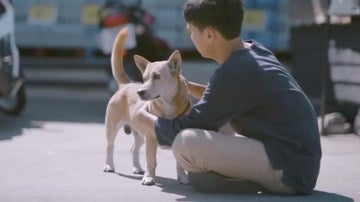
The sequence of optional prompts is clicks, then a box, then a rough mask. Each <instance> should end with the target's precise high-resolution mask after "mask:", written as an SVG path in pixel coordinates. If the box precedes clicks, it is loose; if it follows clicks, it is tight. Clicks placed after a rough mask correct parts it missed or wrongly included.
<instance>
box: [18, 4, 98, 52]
mask: <svg viewBox="0 0 360 202" xmlns="http://www.w3.org/2000/svg"><path fill="white" fill-rule="evenodd" d="M13 3H14V7H15V12H16V38H17V40H18V45H19V47H35V48H36V47H44V48H83V49H92V48H96V41H95V35H96V34H97V33H98V32H99V29H98V24H97V22H98V21H97V9H99V8H100V6H101V5H102V4H103V3H104V1H103V0H76V1H73V0H27V1H23V0H13Z"/></svg>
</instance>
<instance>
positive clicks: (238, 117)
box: [139, 0, 321, 194]
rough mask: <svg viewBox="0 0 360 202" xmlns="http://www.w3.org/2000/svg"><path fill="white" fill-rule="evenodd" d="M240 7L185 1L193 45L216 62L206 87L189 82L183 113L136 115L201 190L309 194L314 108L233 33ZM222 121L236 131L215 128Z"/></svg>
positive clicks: (314, 162)
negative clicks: (188, 103)
mask: <svg viewBox="0 0 360 202" xmlns="http://www.w3.org/2000/svg"><path fill="white" fill-rule="evenodd" d="M243 12H244V11H243V5H242V1H241V0H188V1H187V2H186V4H185V6H184V15H185V19H186V21H187V26H188V29H189V31H190V33H191V39H192V41H193V43H194V45H195V47H196V49H197V50H198V51H199V52H200V53H201V55H202V56H203V57H205V58H211V59H214V60H215V61H216V62H217V63H219V64H220V67H219V68H218V69H217V70H216V71H215V72H214V74H213V75H212V77H211V78H210V80H209V82H208V84H207V86H206V87H203V86H201V85H197V84H194V83H191V82H189V85H188V88H189V91H190V93H191V94H192V95H194V96H196V97H199V98H200V101H199V102H198V103H197V104H195V105H194V106H193V107H192V109H191V111H190V112H189V114H187V115H183V116H181V117H179V118H176V119H172V120H167V119H163V118H158V117H155V116H154V115H151V114H149V113H140V114H139V117H141V119H142V120H146V121H145V122H144V121H143V122H144V124H145V125H146V126H145V127H151V129H152V130H153V131H154V132H155V134H156V139H157V141H158V143H159V144H160V145H167V146H172V148H173V152H174V155H175V158H176V159H177V161H178V162H179V163H180V164H181V165H182V166H183V167H184V168H185V169H186V170H187V171H189V175H188V177H189V180H190V184H191V185H192V186H194V188H196V189H198V190H200V191H205V192H249V191H259V190H261V189H262V188H264V189H265V190H266V191H269V192H273V193H281V194H293V193H303V194H309V193H311V191H312V190H313V188H314V187H315V184H316V180H317V177H318V173H319V167H320V159H321V146H320V137H319V133H318V128H317V121H316V113H315V111H314V109H313V107H312V105H311V103H310V101H309V100H308V98H307V97H306V96H305V94H304V92H303V91H302V90H301V88H300V87H299V85H298V84H297V82H296V81H295V80H294V79H293V78H292V77H291V76H290V74H289V73H288V72H287V71H286V70H285V69H284V68H283V66H282V65H281V64H280V63H279V61H278V60H277V59H276V58H275V56H274V55H273V54H272V52H271V51H269V50H267V49H266V48H264V47H263V46H262V45H260V44H259V43H257V42H256V41H254V40H249V41H242V40H241V39H240V38H239V35H240V31H241V26H242V19H243ZM226 123H230V125H231V126H232V128H233V129H234V130H235V132H236V133H237V134H240V135H235V136H233V135H225V134H222V133H220V132H218V130H219V128H220V127H221V126H223V125H224V124H226Z"/></svg>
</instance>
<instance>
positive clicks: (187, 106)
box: [178, 101, 191, 117]
mask: <svg viewBox="0 0 360 202" xmlns="http://www.w3.org/2000/svg"><path fill="white" fill-rule="evenodd" d="M190 108H191V101H188V103H187V105H186V107H185V109H184V110H183V111H182V112H181V113H180V114H179V115H178V117H180V116H181V115H183V114H186V113H187V112H188V111H189V110H190Z"/></svg>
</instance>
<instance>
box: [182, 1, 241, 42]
mask: <svg viewBox="0 0 360 202" xmlns="http://www.w3.org/2000/svg"><path fill="white" fill-rule="evenodd" d="M184 16H185V20H186V22H188V23H191V24H193V25H195V26H196V27H197V28H199V29H200V30H201V31H202V30H203V29H204V28H206V27H208V26H210V27H213V28H215V29H216V30H217V31H218V32H219V33H220V34H221V35H222V36H223V37H224V38H225V39H228V40H230V39H234V38H236V37H239V36H240V32H241V26H242V21H243V16H244V8H243V2H242V0H187V1H186V3H185V5H184Z"/></svg>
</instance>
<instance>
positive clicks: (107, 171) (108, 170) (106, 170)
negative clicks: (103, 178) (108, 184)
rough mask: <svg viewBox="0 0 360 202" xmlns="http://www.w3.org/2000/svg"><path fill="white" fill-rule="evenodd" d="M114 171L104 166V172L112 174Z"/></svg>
mask: <svg viewBox="0 0 360 202" xmlns="http://www.w3.org/2000/svg"><path fill="white" fill-rule="evenodd" d="M114 171H115V169H114V168H113V167H111V166H109V165H105V166H104V172H106V173H113V172H114Z"/></svg>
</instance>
